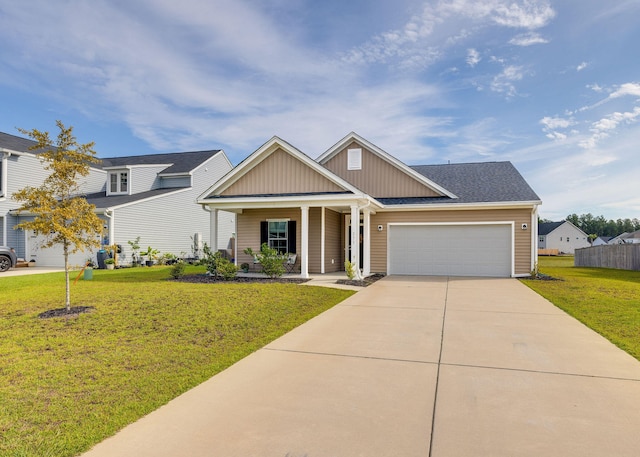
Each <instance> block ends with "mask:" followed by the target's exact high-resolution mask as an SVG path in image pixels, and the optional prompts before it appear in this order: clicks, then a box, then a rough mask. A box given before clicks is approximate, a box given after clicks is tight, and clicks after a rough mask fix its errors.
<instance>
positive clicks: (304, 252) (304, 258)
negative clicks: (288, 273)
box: [300, 206, 309, 278]
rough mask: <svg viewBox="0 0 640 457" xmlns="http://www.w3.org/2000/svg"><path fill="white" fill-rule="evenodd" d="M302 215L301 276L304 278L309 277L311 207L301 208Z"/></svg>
mask: <svg viewBox="0 0 640 457" xmlns="http://www.w3.org/2000/svg"><path fill="white" fill-rule="evenodd" d="M300 213H301V216H302V227H300V231H301V232H302V246H301V253H300V276H301V277H302V278H308V277H309V207H308V206H301V207H300Z"/></svg>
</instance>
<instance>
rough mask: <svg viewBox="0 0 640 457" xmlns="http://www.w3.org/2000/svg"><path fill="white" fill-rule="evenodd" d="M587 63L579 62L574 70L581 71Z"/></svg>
mask: <svg viewBox="0 0 640 457" xmlns="http://www.w3.org/2000/svg"><path fill="white" fill-rule="evenodd" d="M588 66H589V64H588V63H587V62H581V63H580V65H578V66H577V67H576V71H582V70H584V69H585V68H587V67H588Z"/></svg>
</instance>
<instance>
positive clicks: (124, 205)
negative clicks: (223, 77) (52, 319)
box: [0, 132, 234, 266]
mask: <svg viewBox="0 0 640 457" xmlns="http://www.w3.org/2000/svg"><path fill="white" fill-rule="evenodd" d="M34 144H35V143H34V142H33V141H31V140H28V139H25V138H20V137H17V136H14V135H9V134H6V133H1V132H0V159H1V160H0V243H1V244H2V245H8V246H11V247H14V248H15V249H16V252H17V254H18V257H21V258H24V259H26V260H36V261H37V263H38V264H39V265H45V266H62V265H63V263H64V259H63V257H62V250H61V248H59V247H52V248H48V249H43V248H41V247H40V244H41V241H42V239H41V237H40V236H39V235H38V234H36V233H33V232H25V231H23V230H17V229H15V228H14V227H15V225H16V224H18V223H19V222H21V221H23V220H25V218H29V217H32V216H29V215H28V214H18V213H17V212H16V211H15V210H16V208H17V207H18V206H19V205H18V204H17V202H16V201H15V200H13V199H11V195H12V194H13V193H14V192H16V191H17V190H19V189H21V188H23V187H25V186H28V185H29V186H39V185H40V184H41V183H42V181H43V180H44V178H45V177H46V176H47V174H48V173H47V172H46V171H45V170H44V169H43V167H42V164H41V162H40V160H39V158H38V153H37V152H34V151H32V150H30V148H31V146H33V145H34ZM231 168H232V166H231V163H230V162H229V159H228V158H227V156H226V155H225V153H224V151H222V150H210V151H197V152H178V153H170V154H151V155H142V156H128V157H113V158H105V159H102V163H101V165H98V166H95V167H93V168H91V170H90V173H89V175H88V176H87V177H86V178H84V179H83V181H82V182H81V188H82V190H83V192H84V195H85V196H86V198H87V200H88V201H89V202H90V203H93V204H94V205H96V212H97V214H98V215H99V217H100V218H102V219H103V220H104V229H105V230H104V232H103V234H102V236H101V237H100V243H101V245H113V244H117V245H120V246H121V247H122V250H121V252H120V254H119V261H121V262H125V263H127V262H130V261H131V254H132V252H131V249H130V246H129V244H128V243H127V242H128V241H133V240H135V239H136V238H137V237H138V236H139V237H140V245H141V247H142V248H143V249H146V248H147V246H151V247H153V248H154V249H157V250H159V251H160V252H161V253H171V254H174V255H176V256H183V255H184V256H189V255H192V254H193V250H194V243H195V245H196V246H195V248H196V249H197V247H201V246H202V245H203V243H208V244H214V245H217V246H218V247H220V248H223V249H224V248H227V247H229V246H230V243H231V238H232V236H233V233H232V232H233V226H234V225H233V224H234V222H233V218H234V215H233V214H231V213H226V212H221V213H220V214H218V215H217V226H218V232H217V240H216V242H215V243H211V240H210V233H211V232H210V222H211V217H212V215H211V213H210V212H208V211H205V210H204V209H203V208H202V207H201V206H200V205H198V204H197V203H196V199H197V197H198V196H199V195H200V194H201V193H202V192H203V191H204V190H205V189H206V188H207V187H208V186H209V185H210V183H211V181H216V180H218V179H220V178H221V177H222V176H224V175H225V174H226V173H227V172H228V171H229V170H231ZM89 258H92V259H94V260H95V253H94V252H78V253H76V254H74V255H73V256H72V258H71V259H70V263H71V264H72V265H82V264H84V263H85V262H86V260H87V259H89Z"/></svg>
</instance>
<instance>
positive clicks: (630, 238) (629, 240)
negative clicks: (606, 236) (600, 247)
mask: <svg viewBox="0 0 640 457" xmlns="http://www.w3.org/2000/svg"><path fill="white" fill-rule="evenodd" d="M636 243H640V230H636V231H635V232H631V233H627V232H624V233H623V234H621V235H618V236H616V237H615V238H612V239H611V240H610V241H609V244H636Z"/></svg>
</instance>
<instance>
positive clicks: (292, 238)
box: [287, 221, 297, 254]
mask: <svg viewBox="0 0 640 457" xmlns="http://www.w3.org/2000/svg"><path fill="white" fill-rule="evenodd" d="M287 236H288V237H289V240H288V241H289V253H290V254H297V251H296V221H289V226H288V227H287Z"/></svg>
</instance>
